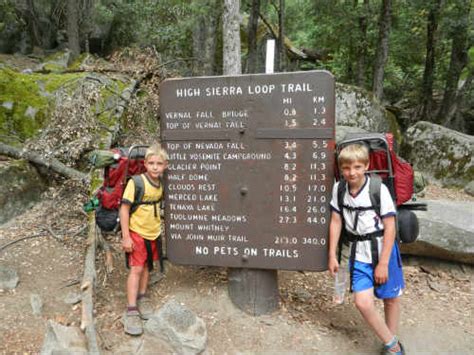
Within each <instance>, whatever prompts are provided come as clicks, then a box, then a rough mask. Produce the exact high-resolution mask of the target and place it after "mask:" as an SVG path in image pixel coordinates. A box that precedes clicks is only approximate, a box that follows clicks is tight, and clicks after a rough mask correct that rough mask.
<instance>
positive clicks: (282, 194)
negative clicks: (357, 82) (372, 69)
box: [160, 71, 335, 314]
mask: <svg viewBox="0 0 474 355" xmlns="http://www.w3.org/2000/svg"><path fill="white" fill-rule="evenodd" d="M160 99H161V135H162V142H163V143H164V144H165V146H166V148H167V150H168V153H169V155H170V165H169V171H168V176H167V184H166V187H165V188H166V199H167V201H166V209H165V230H166V237H167V249H168V257H169V259H170V260H171V261H172V262H174V263H178V264H191V265H216V266H224V267H232V268H250V269H272V270H278V269H285V270H309V271H323V270H325V269H326V267H327V238H328V224H329V216H330V211H329V208H328V206H329V200H330V195H331V186H332V182H333V161H334V155H333V148H334V127H335V120H334V116H335V115H334V110H335V95H334V79H333V77H332V75H331V74H329V73H328V72H325V71H310V72H295V73H281V74H268V75H264V74H255V75H239V76H224V77H203V78H189V79H171V80H166V81H165V82H163V84H162V87H161V95H160ZM230 282H231V280H230ZM259 286H260V285H259ZM277 292H278V290H277ZM254 313H255V312H254ZM256 313H257V314H258V313H259V311H257V312H256ZM260 314H261V313H260Z"/></svg>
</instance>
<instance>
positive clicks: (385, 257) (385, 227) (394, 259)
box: [328, 144, 405, 354]
mask: <svg viewBox="0 0 474 355" xmlns="http://www.w3.org/2000/svg"><path fill="white" fill-rule="evenodd" d="M338 165H339V171H340V172H341V174H342V176H343V178H344V180H343V181H342V182H339V183H346V184H347V185H346V188H345V193H344V197H343V202H342V204H339V201H338V184H339V183H336V184H335V186H334V189H333V195H332V200H331V209H332V213H331V223H330V226H329V256H328V269H329V271H330V273H331V274H332V275H333V276H334V275H335V273H336V272H337V271H338V269H339V262H338V259H337V256H336V249H337V245H338V242H339V238H340V235H341V230H342V228H343V226H345V229H346V230H345V234H346V235H347V236H348V240H349V241H351V242H352V243H351V257H350V260H349V267H350V271H351V272H350V274H351V290H352V291H353V292H354V302H355V305H356V307H357V309H358V310H359V311H360V313H361V314H362V316H363V317H364V319H365V321H366V322H367V324H368V325H369V326H370V327H371V328H372V329H373V330H374V332H375V334H376V335H377V336H378V337H379V338H380V340H382V342H383V343H384V350H385V352H386V353H388V354H404V353H405V352H404V349H403V346H402V345H401V343H400V342H399V341H398V338H397V337H396V335H395V334H396V333H397V329H398V323H399V317H400V298H399V296H401V294H402V289H403V288H404V287H405V284H404V281H403V271H402V264H401V258H400V251H399V248H398V243H397V242H396V240H395V235H396V227H395V214H396V210H395V206H394V203H393V200H392V198H391V196H390V193H389V191H388V189H387V187H386V186H385V185H384V184H382V185H381V190H380V216H379V215H377V213H376V211H375V209H374V208H373V206H372V203H371V201H370V194H369V185H370V177H369V176H367V175H366V172H367V169H368V167H369V151H368V148H367V147H366V146H364V145H362V144H351V145H348V146H346V147H344V148H343V149H342V150H341V152H340V154H339V156H338ZM339 206H343V207H342V210H343V211H341V210H340V207H339ZM374 294H375V296H376V297H377V298H380V299H383V302H384V311H385V320H384V319H383V318H382V317H381V315H380V314H379V313H378V312H377V310H376V308H375V304H374Z"/></svg>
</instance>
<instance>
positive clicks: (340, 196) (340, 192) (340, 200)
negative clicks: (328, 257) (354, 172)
mask: <svg viewBox="0 0 474 355" xmlns="http://www.w3.org/2000/svg"><path fill="white" fill-rule="evenodd" d="M345 193H346V182H345V180H344V179H340V180H339V185H337V204H338V207H339V212H340V213H341V221H342V228H341V235H340V236H339V242H338V245H337V260H338V262H339V263H341V260H342V247H343V245H344V241H345V239H346V233H345V231H346V222H345V220H344V210H343V208H344V194H345Z"/></svg>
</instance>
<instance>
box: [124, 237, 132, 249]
mask: <svg viewBox="0 0 474 355" xmlns="http://www.w3.org/2000/svg"><path fill="white" fill-rule="evenodd" d="M122 249H123V251H124V252H126V253H131V252H132V251H133V242H132V238H130V237H128V238H126V237H123V238H122Z"/></svg>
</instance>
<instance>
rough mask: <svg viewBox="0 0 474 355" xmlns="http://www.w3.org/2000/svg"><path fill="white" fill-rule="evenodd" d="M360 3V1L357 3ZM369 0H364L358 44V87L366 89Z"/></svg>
mask: <svg viewBox="0 0 474 355" xmlns="http://www.w3.org/2000/svg"><path fill="white" fill-rule="evenodd" d="M356 2H358V1H356ZM369 11H370V9H369V0H364V7H363V9H362V12H361V14H360V16H359V33H360V39H359V41H358V42H357V74H356V84H357V86H360V87H364V86H365V82H366V65H367V64H366V60H367V47H368V43H367V16H368V14H369Z"/></svg>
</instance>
